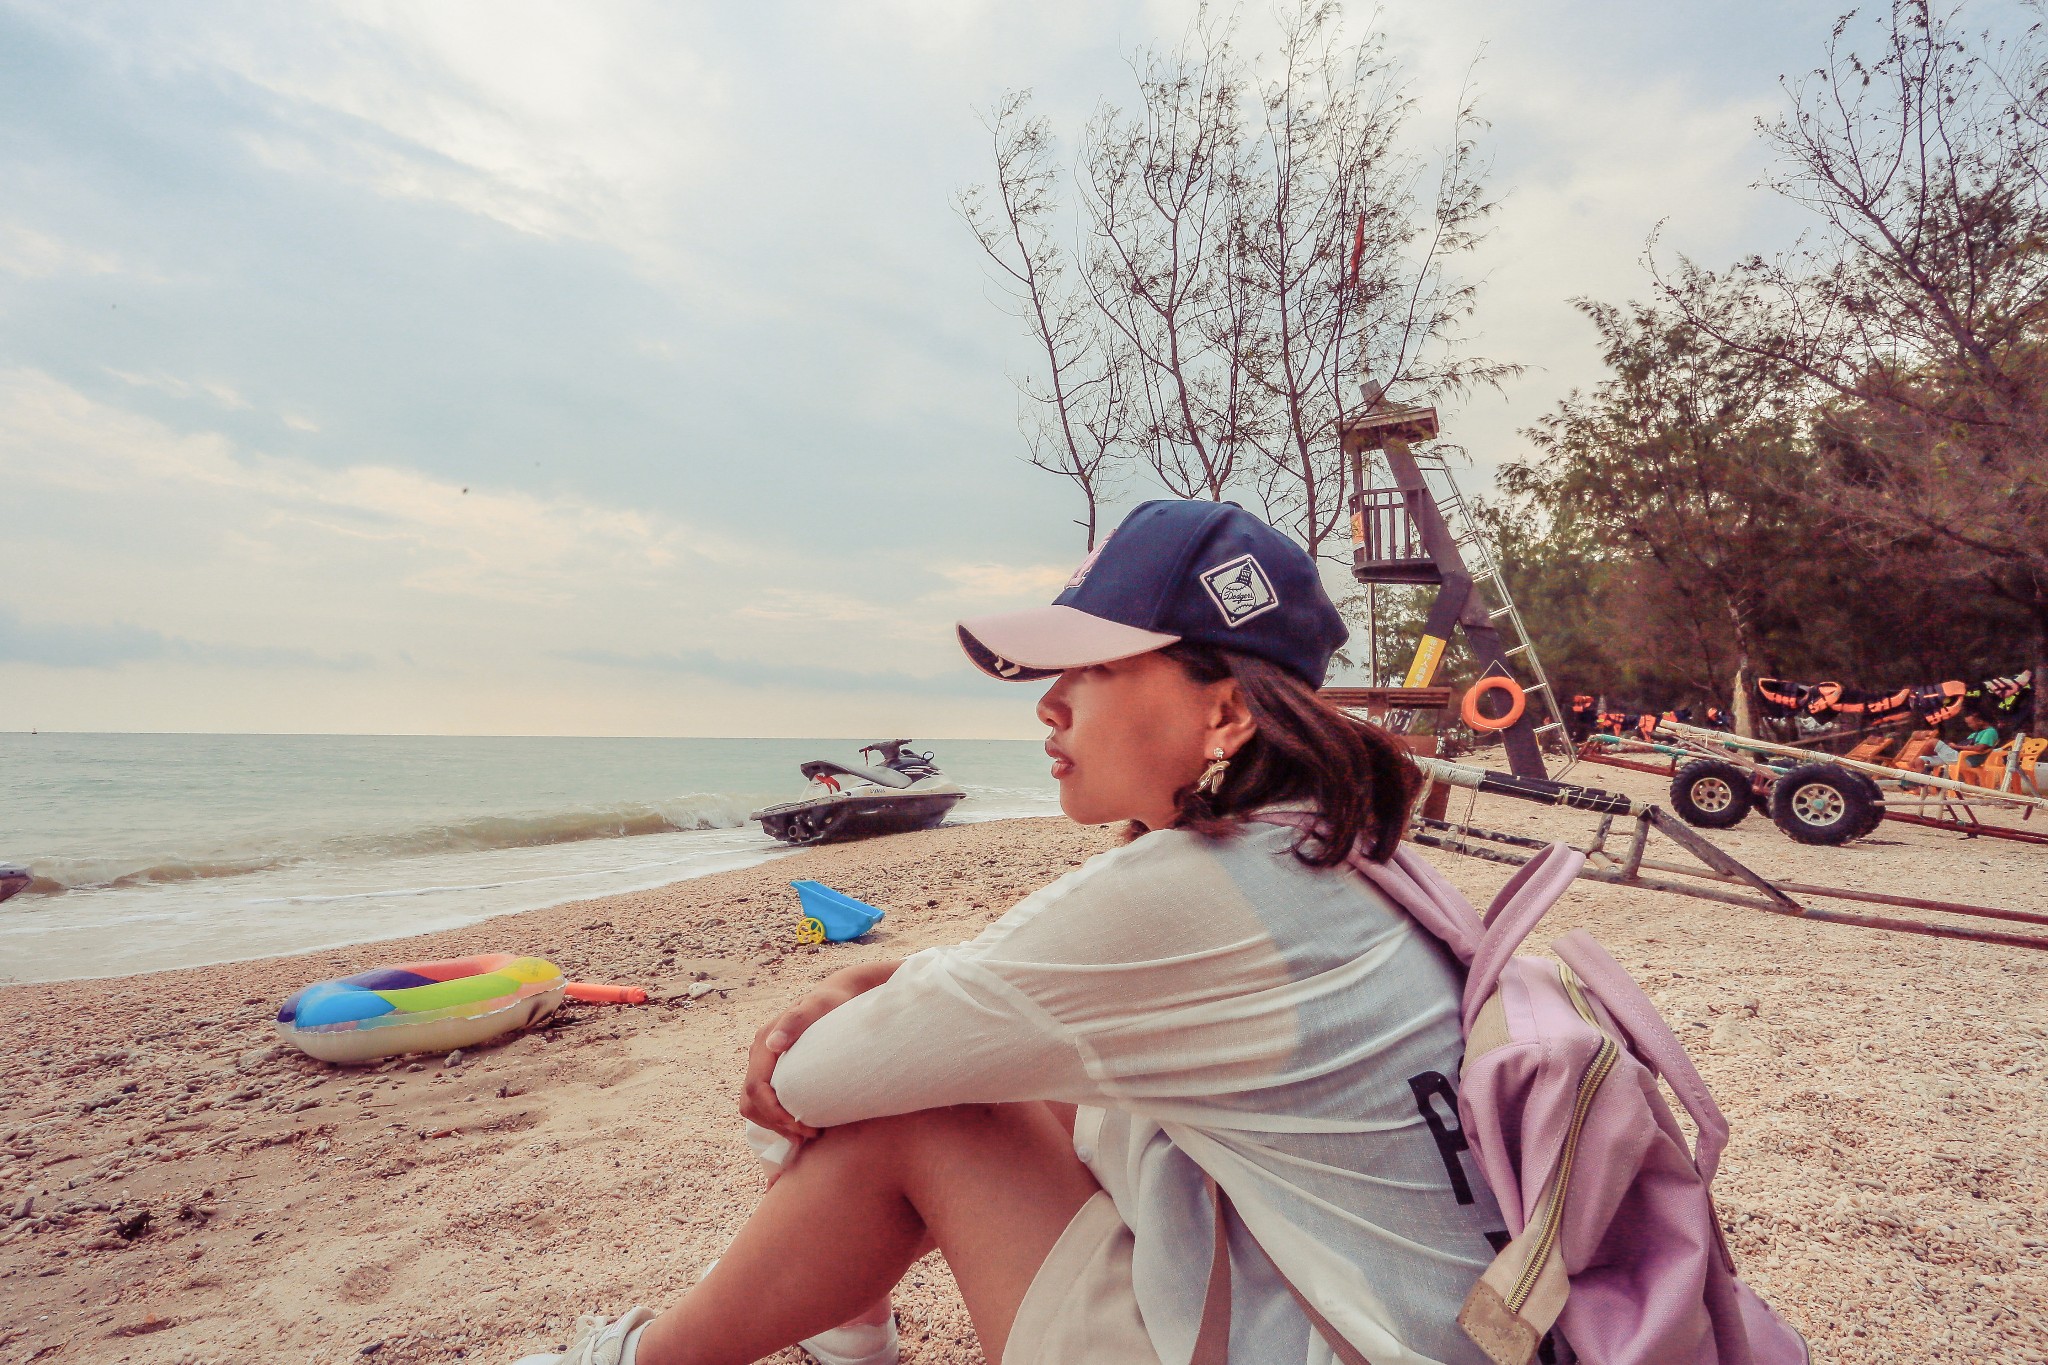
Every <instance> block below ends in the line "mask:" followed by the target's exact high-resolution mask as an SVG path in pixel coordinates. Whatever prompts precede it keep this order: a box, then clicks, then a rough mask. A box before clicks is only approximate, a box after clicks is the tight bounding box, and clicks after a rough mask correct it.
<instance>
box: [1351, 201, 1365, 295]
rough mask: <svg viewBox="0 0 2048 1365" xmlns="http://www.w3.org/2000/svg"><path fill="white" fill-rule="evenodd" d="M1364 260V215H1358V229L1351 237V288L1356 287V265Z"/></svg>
mask: <svg viewBox="0 0 2048 1365" xmlns="http://www.w3.org/2000/svg"><path fill="white" fill-rule="evenodd" d="M1364 260H1365V215H1364V214H1362V213H1361V214H1359V215H1358V231H1357V232H1356V233H1355V234H1353V236H1352V238H1351V280H1350V284H1351V287H1352V288H1354V289H1355V288H1357V287H1358V267H1359V265H1360V264H1361V263H1363V262H1364Z"/></svg>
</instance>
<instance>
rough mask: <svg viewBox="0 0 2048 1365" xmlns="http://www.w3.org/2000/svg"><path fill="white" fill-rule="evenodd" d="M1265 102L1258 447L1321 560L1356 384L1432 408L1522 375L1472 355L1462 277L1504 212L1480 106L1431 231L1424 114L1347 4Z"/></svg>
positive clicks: (1460, 141)
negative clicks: (1489, 169) (1460, 264)
mask: <svg viewBox="0 0 2048 1365" xmlns="http://www.w3.org/2000/svg"><path fill="white" fill-rule="evenodd" d="M1259 96H1260V99H1259V104H1260V111H1261V113H1262V115H1263V119H1262V126H1261V128H1260V130H1259V133H1258V136H1257V146H1256V154H1255V155H1254V156H1252V157H1250V158H1248V163H1249V165H1248V170H1247V171H1246V173H1245V175H1244V184H1245V189H1246V194H1245V198H1244V202H1243V203H1242V205H1241V206H1240V210H1239V223H1238V230H1239V232H1240V233H1241V234H1242V236H1243V238H1244V244H1243V246H1242V247H1241V249H1240V252H1239V255H1240V257H1241V259H1242V261H1243V262H1244V264H1245V267H1246V268H1248V269H1249V270H1250V271H1251V272H1252V292H1253V296H1254V301H1255V304H1256V309H1257V311H1256V313H1255V315H1254V321H1255V323H1256V325H1257V327H1258V329H1259V333H1258V334H1259V342H1258V345H1257V346H1256V347H1255V348H1254V349H1255V350H1256V352H1257V354H1258V355H1260V356H1261V358H1262V359H1263V361H1264V364H1262V365H1261V367H1260V369H1259V371H1258V374H1257V379H1258V382H1259V384H1260V385H1261V386H1262V387H1263V388H1264V389H1265V391H1266V394H1267V397H1268V399H1269V402H1270V406H1271V412H1272V420H1270V421H1268V422H1267V423H1264V424H1262V425H1261V426H1259V427H1257V428H1255V429H1254V431H1253V440H1254V444H1255V445H1256V446H1257V448H1258V450H1259V453H1260V454H1261V456H1263V468H1262V469H1261V471H1260V486H1261V493H1262V495H1263V501H1264V503H1265V507H1266V511H1267V513H1268V515H1269V517H1271V518H1272V519H1273V520H1274V521H1275V522H1277V523H1279V524H1282V525H1285V526H1287V527H1288V528H1289V529H1291V530H1292V531H1293V532H1294V533H1295V534H1296V535H1297V536H1298V537H1299V538H1300V539H1301V541H1302V543H1303V544H1305V545H1306V546H1308V548H1309V551H1310V552H1311V553H1312V554H1319V553H1320V552H1321V548H1322V545H1323V542H1324V541H1325V540H1326V539H1327V538H1328V537H1329V536H1330V535H1331V533H1332V532H1333V531H1334V530H1335V529H1336V527H1337V526H1338V524H1339V523H1340V522H1341V520H1342V519H1343V516H1344V512H1345V507H1346V500H1345V496H1344V479H1343V462H1342V458H1341V452H1340V450H1339V449H1338V442H1337V419H1338V418H1339V417H1340V416H1341V415H1342V413H1343V411H1344V409H1345V407H1346V406H1347V399H1348V398H1349V397H1350V394H1349V393H1347V390H1348V389H1349V384H1348V383H1347V379H1349V380H1357V379H1359V378H1362V377H1363V376H1364V375H1365V374H1371V375H1373V376H1375V377H1376V378H1377V380H1378V382H1379V383H1380V385H1381V387H1382V388H1383V389H1384V390H1386V391H1388V392H1390V393H1391V392H1394V391H1397V390H1398V391H1401V396H1403V397H1406V398H1410V399H1414V400H1419V401H1428V400H1431V399H1437V398H1441V397H1445V396H1449V395H1453V394H1456V393H1460V392H1463V391H1465V390H1467V389H1469V388H1471V387H1473V386H1474V385H1478V384H1485V383H1495V382H1498V381H1499V380H1500V379H1502V378H1504V377H1506V376H1507V375H1509V374H1512V373H1514V372H1516V370H1517V369H1518V368H1519V367H1515V366H1509V365H1502V364H1498V363H1494V362H1488V361H1484V360H1479V359H1475V358H1473V357H1471V356H1469V355H1467V354H1465V353H1464V350H1463V347H1462V346H1461V344H1460V338H1459V336H1458V327H1459V324H1460V323H1461V321H1462V320H1463V319H1464V318H1465V317H1466V316H1467V315H1469V313H1470V312H1471V309H1472V305H1473V302H1474V299H1475V296H1476V295H1475V285H1474V283H1473V282H1471V281H1467V280H1462V279H1459V278H1457V277H1456V276H1455V275H1454V274H1453V272H1452V265H1453V263H1454V262H1455V261H1456V260H1457V258H1459V257H1461V256H1463V255H1465V254H1466V253H1469V252H1470V251H1471V249H1472V248H1473V247H1474V246H1476V245H1477V244H1478V242H1479V240H1480V238H1481V236H1482V234H1483V231H1484V224H1485V220H1486V219H1487V218H1488V217H1490V216H1491V214H1492V212H1493V209H1494V205H1493V203H1492V202H1491V201H1490V200H1488V199H1487V197H1486V195H1485V193H1484V190H1483V186H1482V181H1483V178H1484V171H1485V167H1484V165H1483V164H1482V163H1481V161H1480V160H1479V157H1478V152H1477V142H1476V134H1477V132H1478V131H1479V130H1480V129H1481V128H1482V127H1483V125H1482V123H1481V121H1480V120H1479V118H1478V116H1477V113H1476V111H1475V109H1474V106H1473V104H1472V101H1471V99H1470V92H1469V90H1467V91H1464V92H1461V94H1460V99H1459V103H1458V107H1457V112H1456V116H1455V118H1454V122H1453V136H1452V141H1451V145H1450V147H1449V148H1447V149H1446V151H1445V153H1444V156H1443V158H1442V160H1441V162H1440V163H1439V164H1438V165H1437V166H1436V167H1435V171H1436V175H1437V185H1436V188H1435V193H1434V195H1433V198H1432V202H1431V204H1430V208H1429V212H1428V217H1427V218H1426V219H1418V215H1417V213H1416V200H1417V198H1418V189H1419V187H1420V185H1421V183H1422V182H1423V180H1424V177H1425V176H1426V175H1427V174H1428V172H1429V170H1430V169H1431V168H1430V167H1429V166H1428V165H1427V164H1426V163H1424V162H1423V161H1422V160H1421V159H1419V158H1417V157H1415V156H1413V155H1410V154H1408V153H1406V152H1404V151H1403V150H1402V146H1401V134H1402V132H1403V129H1404V127H1405V125H1406V123H1407V121H1408V118H1409V116H1410V115H1411V113H1412V112H1413V108H1414V105H1413V101H1412V100H1411V99H1410V98H1409V96H1408V95H1407V94H1406V92H1405V91H1404V90H1403V88H1402V87H1401V85H1400V83H1399V80H1398V76H1397V73H1396V71H1395V69H1394V67H1393V64H1392V62H1391V61H1390V60H1389V58H1388V57H1387V55H1386V52H1385V48H1384V44H1383V41H1382V39H1381V37H1380V36H1379V35H1378V34H1377V33H1373V32H1367V33H1365V34H1364V35H1362V36H1360V37H1358V38H1355V39H1351V38H1347V36H1346V35H1345V32H1344V27H1343V12H1342V9H1341V7H1340V6H1339V5H1338V4H1336V3H1335V0H1297V3H1296V5H1295V8H1294V9H1293V10H1291V11H1289V12H1287V13H1285V14H1283V15H1282V16H1281V44H1280V54H1279V61H1278V63H1277V69H1276V71H1275V74H1273V75H1272V76H1271V77H1270V78H1268V79H1267V80H1265V81H1264V82H1263V83H1262V85H1261V88H1260V91H1259ZM1353 338H1355V339H1356V348H1355V350H1354V349H1353V347H1352V345H1351V344H1350V343H1351V342H1352V339H1353ZM1354 366H1355V367H1357V368H1353V367H1354Z"/></svg>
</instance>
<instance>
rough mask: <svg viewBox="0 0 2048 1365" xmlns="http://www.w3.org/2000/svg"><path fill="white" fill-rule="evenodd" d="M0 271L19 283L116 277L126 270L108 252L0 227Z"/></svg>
mask: <svg viewBox="0 0 2048 1365" xmlns="http://www.w3.org/2000/svg"><path fill="white" fill-rule="evenodd" d="M0 270H4V271H6V272H7V273H8V274H10V275H19V276H21V277H22V278H23V279H31V280H42V279H51V278H54V277H56V276H59V275H120V274H125V273H128V272H129V267H128V266H127V265H126V264H124V263H123V261H122V260H121V258H120V257H119V256H117V255H115V254H114V253H113V252H111V251H100V250H96V249H94V248H92V247H87V246H81V245H79V244H78V243H76V242H67V241H64V240H62V239H60V238H57V237H53V236H51V235H50V234H49V233H46V232H38V231H36V230H35V229H34V228H31V227H27V226H25V225H23V224H21V223H0Z"/></svg>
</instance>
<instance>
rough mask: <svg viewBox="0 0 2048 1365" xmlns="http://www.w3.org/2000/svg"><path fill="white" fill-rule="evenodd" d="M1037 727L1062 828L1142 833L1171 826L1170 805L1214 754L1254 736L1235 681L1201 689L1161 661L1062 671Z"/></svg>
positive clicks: (1174, 808)
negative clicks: (1043, 734) (1126, 826)
mask: <svg viewBox="0 0 2048 1365" xmlns="http://www.w3.org/2000/svg"><path fill="white" fill-rule="evenodd" d="M1038 718H1039V719H1040V720H1041V721H1043V722H1045V724H1046V725H1047V726H1049V727H1050V728H1051V730H1052V734H1051V735H1050V736H1048V737H1047V739H1046V742H1045V752H1046V754H1047V755H1048V756H1049V757H1050V758H1051V759H1052V761H1053V763H1052V775H1053V776H1054V777H1055V778H1056V779H1058V781H1059V784H1060V809H1061V810H1064V811H1065V812H1066V813H1067V818H1068V819H1070V820H1073V821H1074V822H1076V823H1077V824H1083V825H1106V824H1110V823H1112V822H1114V821H1118V820H1136V821H1138V822H1140V823H1141V824H1143V825H1144V826H1145V827H1146V828H1147V829H1165V828H1167V827H1168V826H1170V825H1172V824H1173V822H1174V820H1175V818H1176V817H1177V816H1178V815H1179V810H1180V808H1179V803H1178V801H1177V800H1176V799H1175V798H1176V796H1177V795H1178V794H1179V793H1180V792H1183V791H1185V790H1187V789H1188V788H1189V787H1191V786H1193V785H1194V782H1195V779H1196V778H1198V777H1200V776H1201V774H1202V770H1203V769H1204V768H1206V767H1207V766H1208V765H1209V760H1210V756H1211V755H1212V753H1213V752H1214V751H1215V750H1216V749H1218V748H1221V749H1222V750H1223V751H1224V753H1225V755H1230V754H1234V753H1236V752H1237V751H1238V750H1239V749H1240V748H1242V747H1243V746H1244V744H1245V742H1246V741H1247V740H1249V739H1250V738H1251V736H1252V731H1253V726H1252V721H1251V716H1250V713H1249V712H1248V711H1247V710H1246V709H1245V705H1244V697H1243V694H1242V693H1241V692H1240V691H1239V689H1238V686H1237V684H1236V683H1235V682H1234V681H1231V680H1229V679H1225V680H1223V681H1221V682H1213V683H1198V682H1196V681H1194V680H1193V679H1192V678H1190V677H1189V676H1188V675H1187V673H1186V671H1185V670H1183V669H1182V668H1181V666H1180V665H1179V664H1177V663H1175V662H1174V661H1173V660H1171V659H1168V658H1166V657H1164V656H1163V655H1160V654H1158V653H1152V654H1140V655H1137V656H1136V657H1135V658H1130V659H1118V660H1116V661H1115V662H1113V663H1106V664H1094V665H1091V666H1089V667H1087V668H1070V669H1068V670H1067V671H1066V672H1064V673H1062V674H1060V676H1059V678H1058V679H1057V680H1056V681H1055V682H1054V683H1053V685H1052V687H1051V688H1050V689H1048V690H1047V692H1046V694H1045V696H1043V697H1042V698H1040V699H1039V702H1038Z"/></svg>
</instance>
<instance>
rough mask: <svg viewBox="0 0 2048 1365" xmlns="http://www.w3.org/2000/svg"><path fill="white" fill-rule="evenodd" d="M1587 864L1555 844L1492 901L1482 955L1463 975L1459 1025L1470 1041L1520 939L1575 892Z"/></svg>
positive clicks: (1572, 851) (1572, 850)
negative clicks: (1475, 1022)
mask: <svg viewBox="0 0 2048 1365" xmlns="http://www.w3.org/2000/svg"><path fill="white" fill-rule="evenodd" d="M1585 865H1586V855H1585V854H1583V853H1581V852H1579V851H1578V850H1577V849H1575V848H1569V847H1567V846H1565V845H1564V844H1552V845H1551V846H1550V847H1549V848H1546V849H1544V850H1543V851H1542V852H1541V853H1539V854H1537V855H1536V856H1535V857H1533V858H1531V859H1530V860H1529V861H1528V862H1526V863H1523V864H1522V866H1521V867H1520V868H1519V869H1518V870H1517V871H1516V872H1515V875H1514V876H1513V877H1511V878H1509V879H1508V884H1507V885H1506V886H1503V887H1502V888H1501V889H1500V893H1499V894H1498V895H1496V896H1495V897H1494V898H1493V904H1492V905H1490V906H1488V907H1487V910H1486V932H1485V934H1484V936H1483V937H1482V938H1481V939H1480V941H1479V951H1478V952H1476V953H1474V954H1473V955H1472V969H1471V970H1470V971H1469V972H1467V973H1466V976H1465V1001H1464V1015H1463V1019H1462V1020H1461V1023H1462V1025H1463V1028H1462V1031H1463V1032H1464V1033H1465V1034H1466V1035H1467V1036H1470V1034H1471V1032H1472V1021H1473V1020H1474V1019H1476V1018H1478V1017H1479V1011H1480V1010H1481V1008H1483V1007H1484V1006H1485V1004H1486V1002H1487V1001H1488V1000H1490V999H1492V998H1493V992H1494V988H1495V987H1496V986H1498V985H1499V984H1500V974H1501V973H1502V972H1503V971H1505V970H1506V969H1507V965H1508V960H1509V959H1510V958H1512V957H1514V955H1515V949H1517V948H1519V947H1521V946H1522V940H1523V939H1525V938H1527V937H1529V932H1530V931H1531V930H1532V929H1534V928H1535V927H1536V923H1537V921H1538V920H1541V919H1542V918H1543V916H1544V915H1545V913H1547V912H1548V911H1549V909H1550V907H1551V906H1553V905H1555V904H1557V898H1558V897H1559V896H1562V895H1563V894H1564V893H1565V892H1566V890H1568V889H1569V888H1570V887H1571V884H1572V882H1573V881H1574V880H1575V879H1576V878H1577V877H1578V875H1579V869H1580V868H1582V867H1584V866H1585Z"/></svg>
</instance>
